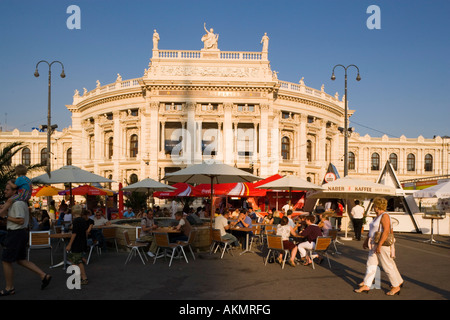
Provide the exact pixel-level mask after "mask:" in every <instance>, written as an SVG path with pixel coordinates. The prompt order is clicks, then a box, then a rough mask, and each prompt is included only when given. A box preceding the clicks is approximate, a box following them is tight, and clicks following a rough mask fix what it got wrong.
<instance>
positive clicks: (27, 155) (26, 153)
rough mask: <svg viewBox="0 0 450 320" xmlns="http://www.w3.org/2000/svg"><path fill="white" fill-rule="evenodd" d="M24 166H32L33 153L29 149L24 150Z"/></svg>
mask: <svg viewBox="0 0 450 320" xmlns="http://www.w3.org/2000/svg"><path fill="white" fill-rule="evenodd" d="M22 164H23V165H25V166H29V165H30V164H31V151H30V149H28V148H23V149H22Z"/></svg>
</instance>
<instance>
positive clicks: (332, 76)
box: [331, 64, 361, 177]
mask: <svg viewBox="0 0 450 320" xmlns="http://www.w3.org/2000/svg"><path fill="white" fill-rule="evenodd" d="M336 67H342V68H344V70H345V93H344V97H345V102H344V104H345V119H344V120H345V122H344V128H343V130H342V131H341V130H340V131H341V132H342V133H343V134H344V177H346V176H347V175H348V138H349V136H350V133H351V131H350V130H349V128H348V116H347V110H348V104H347V102H348V100H347V69H348V68H349V67H355V68H356V69H357V70H358V75H357V76H356V81H360V80H361V76H360V75H359V68H358V67H357V66H355V65H354V64H351V65H348V66H347V67H344V66H343V65H342V64H337V65H335V66H334V67H333V74H332V75H331V80H333V81H334V80H336V76H335V75H334V69H336Z"/></svg>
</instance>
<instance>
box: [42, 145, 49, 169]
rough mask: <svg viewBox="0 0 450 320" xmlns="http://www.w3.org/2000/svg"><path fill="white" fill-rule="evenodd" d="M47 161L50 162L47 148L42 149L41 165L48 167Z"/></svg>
mask: <svg viewBox="0 0 450 320" xmlns="http://www.w3.org/2000/svg"><path fill="white" fill-rule="evenodd" d="M47 161H48V151H47V148H43V149H41V164H42V165H43V166H46V165H47Z"/></svg>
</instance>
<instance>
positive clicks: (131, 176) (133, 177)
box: [130, 173, 139, 184]
mask: <svg viewBox="0 0 450 320" xmlns="http://www.w3.org/2000/svg"><path fill="white" fill-rule="evenodd" d="M138 181H139V179H138V176H137V174H136V173H132V174H131V175H130V184H133V183H136V182H138Z"/></svg>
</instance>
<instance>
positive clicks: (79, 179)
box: [31, 166, 113, 184]
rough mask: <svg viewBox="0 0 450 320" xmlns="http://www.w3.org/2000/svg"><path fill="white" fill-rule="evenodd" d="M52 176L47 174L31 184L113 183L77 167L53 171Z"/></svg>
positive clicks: (66, 167) (34, 179)
mask: <svg viewBox="0 0 450 320" xmlns="http://www.w3.org/2000/svg"><path fill="white" fill-rule="evenodd" d="M50 174H51V177H49V176H48V174H47V173H44V174H42V175H40V176H37V177H35V178H33V179H31V182H32V183H43V184H57V183H94V182H99V183H106V182H113V181H112V180H110V179H107V178H104V177H102V176H99V175H97V174H95V173H92V172H89V171H86V170H83V169H81V168H79V167H75V166H64V167H61V168H59V169H57V170H54V171H52V172H51V173H50Z"/></svg>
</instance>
